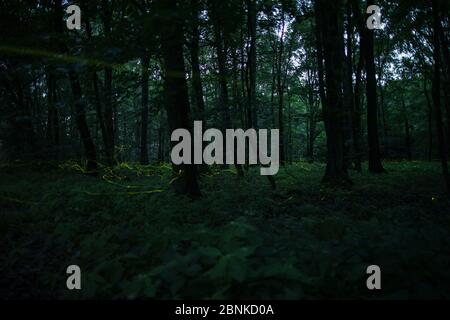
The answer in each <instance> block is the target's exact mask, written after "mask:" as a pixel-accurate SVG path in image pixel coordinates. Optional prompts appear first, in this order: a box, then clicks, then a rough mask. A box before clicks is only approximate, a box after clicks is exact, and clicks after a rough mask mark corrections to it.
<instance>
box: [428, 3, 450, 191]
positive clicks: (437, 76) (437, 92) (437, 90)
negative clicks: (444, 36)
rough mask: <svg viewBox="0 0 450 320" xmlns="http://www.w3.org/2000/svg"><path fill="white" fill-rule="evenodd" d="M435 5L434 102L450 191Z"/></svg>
mask: <svg viewBox="0 0 450 320" xmlns="http://www.w3.org/2000/svg"><path fill="white" fill-rule="evenodd" d="M432 5H433V46H434V49H433V57H434V76H433V89H432V90H433V104H434V109H435V112H434V114H435V118H436V131H437V132H436V133H437V137H438V146H439V155H440V157H441V163H442V173H443V176H444V180H445V183H446V185H447V189H448V191H450V175H449V172H448V163H447V161H448V160H447V159H448V153H447V148H446V146H445V139H444V128H443V123H442V110H441V43H440V39H439V33H440V29H441V27H442V26H441V21H440V18H439V12H440V10H439V2H438V0H432Z"/></svg>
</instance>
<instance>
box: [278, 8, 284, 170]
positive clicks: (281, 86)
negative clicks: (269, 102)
mask: <svg viewBox="0 0 450 320" xmlns="http://www.w3.org/2000/svg"><path fill="white" fill-rule="evenodd" d="M284 14H285V13H284V5H282V9H281V36H280V43H279V46H278V52H277V55H278V58H277V90H278V129H279V134H280V164H281V165H283V164H284V163H285V161H286V150H285V139H284V115H283V114H284V83H283V81H282V66H283V55H284V26H285V16H284Z"/></svg>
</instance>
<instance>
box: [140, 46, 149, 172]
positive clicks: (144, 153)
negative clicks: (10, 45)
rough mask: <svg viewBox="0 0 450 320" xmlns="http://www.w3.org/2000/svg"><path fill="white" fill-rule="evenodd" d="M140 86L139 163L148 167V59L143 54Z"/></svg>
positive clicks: (146, 55)
mask: <svg viewBox="0 0 450 320" xmlns="http://www.w3.org/2000/svg"><path fill="white" fill-rule="evenodd" d="M141 67H142V71H141V76H142V80H141V86H142V88H141V89H142V101H141V102H142V110H141V141H140V142H141V154H140V162H141V164H142V165H148V77H149V70H148V69H149V67H150V57H149V56H148V54H147V53H144V54H143V56H142V59H141Z"/></svg>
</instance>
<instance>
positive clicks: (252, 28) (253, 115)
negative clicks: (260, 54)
mask: <svg viewBox="0 0 450 320" xmlns="http://www.w3.org/2000/svg"><path fill="white" fill-rule="evenodd" d="M246 4H247V24H248V34H249V39H250V48H249V53H248V61H247V67H248V70H249V88H248V108H249V110H250V112H249V121H248V124H247V126H248V128H257V127H258V119H257V111H256V108H257V105H256V23H257V22H256V7H255V1H253V0H247V1H246Z"/></svg>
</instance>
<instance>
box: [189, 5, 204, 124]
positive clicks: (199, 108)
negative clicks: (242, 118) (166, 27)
mask: <svg viewBox="0 0 450 320" xmlns="http://www.w3.org/2000/svg"><path fill="white" fill-rule="evenodd" d="M191 10H192V12H191V14H192V18H191V19H192V39H191V47H190V49H191V50H190V54H191V64H192V89H193V99H192V100H193V102H194V112H193V116H194V120H200V121H202V122H203V126H204V127H206V123H205V102H204V100H203V87H202V79H201V73H200V61H199V42H200V31H199V17H198V15H199V4H198V0H191Z"/></svg>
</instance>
